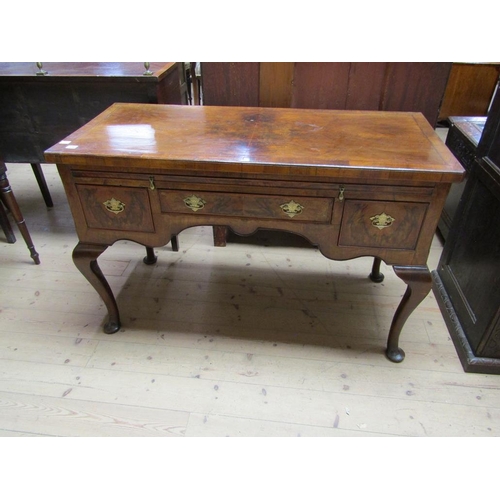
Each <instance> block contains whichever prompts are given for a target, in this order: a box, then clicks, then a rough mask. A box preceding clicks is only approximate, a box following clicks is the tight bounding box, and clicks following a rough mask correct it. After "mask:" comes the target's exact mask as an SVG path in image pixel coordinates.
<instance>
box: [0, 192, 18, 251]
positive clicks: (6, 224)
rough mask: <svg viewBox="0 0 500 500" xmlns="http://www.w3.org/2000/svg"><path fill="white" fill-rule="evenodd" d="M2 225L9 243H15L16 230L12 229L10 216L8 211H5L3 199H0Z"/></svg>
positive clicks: (0, 221)
mask: <svg viewBox="0 0 500 500" xmlns="http://www.w3.org/2000/svg"><path fill="white" fill-rule="evenodd" d="M0 226H1V227H2V229H3V232H4V233H5V237H6V238H7V243H15V242H16V236H15V234H14V231H12V226H11V225H10V222H9V218H8V217H7V213H6V212H5V208H4V206H3V203H2V200H0Z"/></svg>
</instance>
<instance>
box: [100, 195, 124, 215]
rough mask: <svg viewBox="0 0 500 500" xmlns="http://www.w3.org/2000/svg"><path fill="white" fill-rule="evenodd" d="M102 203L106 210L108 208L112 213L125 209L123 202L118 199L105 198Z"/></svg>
mask: <svg viewBox="0 0 500 500" xmlns="http://www.w3.org/2000/svg"><path fill="white" fill-rule="evenodd" d="M103 205H104V206H105V207H106V210H109V211H110V212H112V213H114V214H119V213H120V212H123V211H124V210H125V203H123V202H122V201H120V200H115V199H114V198H111V200H106V201H105V202H104V203H103Z"/></svg>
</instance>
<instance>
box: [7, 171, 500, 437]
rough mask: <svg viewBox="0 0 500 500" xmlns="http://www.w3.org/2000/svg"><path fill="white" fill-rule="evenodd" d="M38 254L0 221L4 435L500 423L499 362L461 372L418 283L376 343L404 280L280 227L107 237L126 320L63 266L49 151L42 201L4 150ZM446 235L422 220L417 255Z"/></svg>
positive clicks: (65, 233)
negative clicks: (427, 231)
mask: <svg viewBox="0 0 500 500" xmlns="http://www.w3.org/2000/svg"><path fill="white" fill-rule="evenodd" d="M7 166H8V177H9V180H10V183H11V186H12V188H13V191H14V193H15V195H16V198H17V200H18V203H19V205H20V207H21V210H22V211H23V214H24V217H25V219H26V222H27V225H28V228H29V230H30V233H31V236H32V238H33V241H34V244H35V247H36V249H37V251H38V252H39V254H40V259H41V265H39V266H36V265H34V264H33V261H32V260H31V259H30V257H29V253H28V251H27V249H26V247H25V245H24V241H23V240H22V238H21V236H20V234H19V232H18V230H17V227H14V231H15V233H16V237H17V242H16V243H15V244H8V243H6V240H5V237H4V235H3V233H2V234H0V280H1V283H2V285H1V289H0V436H5V437H8V436H165V437H182V436H190V437H201V436H269V437H272V436H318V437H335V436H339V437H341V436H342V437H346V436H349V437H369V436H370V437H372V436H373V437H384V436H385V437H387V436H499V435H500V378H499V377H497V376H494V375H481V374H466V373H464V372H463V370H462V367H461V364H460V362H459V360H458V356H457V354H456V351H455V349H454V346H453V343H452V341H451V339H450V337H449V334H448V331H447V329H446V326H445V323H444V321H443V319H442V317H441V314H440V311H439V308H438V306H437V303H436V301H435V299H434V296H433V294H432V293H431V294H430V295H429V297H428V298H427V299H426V300H425V301H424V302H423V303H422V304H421V305H420V306H419V308H418V309H417V310H416V311H415V313H414V314H413V315H412V316H411V317H410V319H409V320H408V322H407V324H406V326H405V328H404V330H403V333H402V337H401V346H402V347H403V349H404V350H405V352H406V359H405V361H404V362H403V363H402V364H397V365H396V364H393V363H391V362H389V361H388V360H387V359H386V358H385V357H384V355H383V352H384V346H385V340H386V336H387V331H388V328H389V325H390V322H391V318H392V315H393V313H394V311H395V309H396V307H397V305H398V303H399V301H400V299H401V297H402V295H403V293H404V289H405V285H404V283H403V282H402V281H400V280H399V279H398V278H397V277H396V276H395V275H394V273H393V272H392V269H391V268H387V267H385V266H384V265H383V269H382V271H383V272H384V274H385V276H386V279H385V281H384V282H383V283H382V284H379V285H377V284H374V283H372V282H371V281H370V280H368V279H367V275H368V273H369V271H370V268H371V259H369V258H361V259H357V260H353V261H348V262H333V261H329V260H327V259H326V258H324V257H323V256H322V255H321V254H320V253H319V251H318V250H317V249H315V248H312V247H310V246H309V245H307V243H303V242H301V241H300V240H298V239H297V238H295V237H292V236H289V235H281V236H277V235H274V234H271V235H267V234H259V235H256V236H255V237H252V238H246V239H241V238H237V237H232V238H231V240H230V241H229V243H228V246H227V247H226V248H215V247H214V246H213V240H212V232H211V228H207V227H199V228H192V229H189V230H186V231H184V232H183V233H181V235H180V236H179V241H180V251H179V252H178V253H176V252H172V250H171V248H170V246H167V247H164V248H159V249H156V250H155V252H156V254H157V256H158V262H157V264H156V265H155V266H146V265H144V264H143V263H142V257H143V256H144V255H145V253H144V250H143V248H141V247H140V246H139V245H136V244H134V243H132V242H119V243H117V244H115V245H114V246H113V247H112V248H110V249H108V250H107V251H106V253H105V254H103V255H102V256H101V257H100V259H99V262H100V265H101V268H102V269H103V272H104V273H105V275H106V276H107V277H108V280H109V282H110V285H111V287H112V288H113V290H114V292H115V295H116V297H117V301H118V305H119V307H120V310H121V314H122V323H123V327H122V329H121V330H120V331H119V332H118V333H116V334H114V335H106V334H104V333H103V332H102V324H103V320H104V319H105V316H106V309H105V307H104V305H103V304H102V302H101V300H100V299H99V297H98V296H97V294H96V293H95V291H94V290H93V289H92V288H91V287H90V285H89V284H88V283H87V282H86V281H85V279H84V278H83V277H82V276H81V275H80V273H79V272H78V271H77V269H76V268H75V266H74V265H73V262H72V260H71V252H72V249H73V247H74V246H75V245H76V243H77V238H76V234H75V230H74V226H73V222H72V218H71V214H70V211H69V208H68V205H67V201H66V198H65V194H64V191H63V188H62V185H61V182H60V180H59V177H58V174H57V170H56V168H55V166H54V165H44V166H43V170H44V172H45V175H46V178H47V182H48V184H49V188H50V191H51V194H52V197H53V199H54V203H55V206H54V208H51V209H47V208H46V207H45V204H44V202H43V199H42V197H41V194H40V192H39V190H38V186H37V185H36V181H35V178H34V176H33V173H32V171H31V167H30V166H29V165H25V164H19V165H14V164H8V165H7ZM441 251H442V244H441V242H440V240H439V238H437V237H435V239H434V242H433V246H432V249H431V253H430V256H429V268H430V269H435V268H436V264H437V262H438V260H439V256H440V254H441Z"/></svg>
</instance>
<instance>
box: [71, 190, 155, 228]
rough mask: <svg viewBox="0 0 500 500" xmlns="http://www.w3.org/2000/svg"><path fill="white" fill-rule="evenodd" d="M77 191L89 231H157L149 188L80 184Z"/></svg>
mask: <svg viewBox="0 0 500 500" xmlns="http://www.w3.org/2000/svg"><path fill="white" fill-rule="evenodd" d="M76 189H77V191H78V195H79V197H80V202H81V205H82V208H83V212H84V214H85V219H86V222H87V226H88V227H89V228H91V229H115V230H118V231H120V230H121V231H139V232H143V233H148V232H153V231H154V224H153V217H152V214H151V208H150V203H149V195H148V190H147V188H129V187H119V186H92V185H77V186H76Z"/></svg>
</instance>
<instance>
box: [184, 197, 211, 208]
mask: <svg viewBox="0 0 500 500" xmlns="http://www.w3.org/2000/svg"><path fill="white" fill-rule="evenodd" d="M183 201H184V204H185V205H186V207H188V208H190V209H191V210H192V211H193V212H197V211H198V210H201V209H202V208H203V207H204V206H205V205H206V203H207V202H206V201H205V200H202V199H201V198H198V196H196V195H194V194H192V195H191V196H188V197H187V198H184V200H183Z"/></svg>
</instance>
